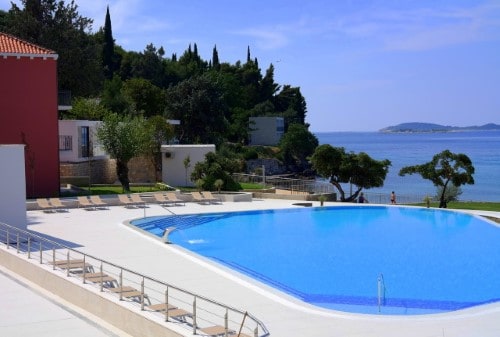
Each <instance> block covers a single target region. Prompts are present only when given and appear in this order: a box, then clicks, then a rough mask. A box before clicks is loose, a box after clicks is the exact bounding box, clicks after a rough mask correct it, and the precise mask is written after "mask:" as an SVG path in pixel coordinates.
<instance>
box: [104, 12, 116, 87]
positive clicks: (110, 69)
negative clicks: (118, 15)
mask: <svg viewBox="0 0 500 337" xmlns="http://www.w3.org/2000/svg"><path fill="white" fill-rule="evenodd" d="M114 52H115V41H114V40H113V33H112V31H111V17H110V15H109V6H108V7H107V9H106V21H105V22H104V46H103V48H102V54H103V55H102V64H103V67H104V76H105V77H106V78H107V79H108V80H109V79H111V78H113V73H114V71H115V65H114V62H113V59H114Z"/></svg>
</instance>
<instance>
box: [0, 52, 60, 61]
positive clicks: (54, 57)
mask: <svg viewBox="0 0 500 337" xmlns="http://www.w3.org/2000/svg"><path fill="white" fill-rule="evenodd" d="M0 57H2V58H4V59H5V58H7V57H16V58H21V57H29V58H30V59H33V58H43V59H54V60H57V59H58V58H59V55H58V54H22V53H1V52H0Z"/></svg>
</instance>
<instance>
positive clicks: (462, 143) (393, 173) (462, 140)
mask: <svg viewBox="0 0 500 337" xmlns="http://www.w3.org/2000/svg"><path fill="white" fill-rule="evenodd" d="M315 135H316V136H317V137H318V140H319V142H320V144H331V145H332V146H336V147H344V148H345V149H346V150H347V151H354V152H366V153H367V154H368V155H370V156H371V157H372V158H374V159H377V160H382V159H389V160H390V161H391V162H392V166H391V167H390V168H389V173H388V175H387V178H386V180H385V184H384V186H383V187H381V188H374V189H370V190H367V191H365V193H368V194H367V195H368V196H370V194H371V195H372V198H374V197H375V195H378V196H379V195H382V196H384V195H387V200H386V201H388V200H389V199H388V198H389V194H390V192H391V191H395V192H396V194H397V195H400V196H405V195H408V196H417V197H418V198H420V197H421V196H422V197H423V196H425V195H431V196H435V195H436V187H434V185H433V184H432V183H431V182H430V181H428V180H425V179H422V178H421V176H420V175H417V174H416V175H407V176H405V177H400V176H399V175H398V173H399V170H400V169H401V168H402V167H404V166H408V165H419V164H424V163H426V162H429V161H431V159H432V157H433V156H434V155H435V154H437V153H439V152H442V151H444V150H447V149H448V150H450V151H451V152H454V153H464V154H466V155H467V156H468V157H469V158H470V159H471V160H472V164H473V165H474V168H475V174H474V181H475V184H474V185H463V186H462V187H461V189H462V192H463V193H462V194H461V195H460V196H459V199H460V200H474V201H497V202H498V201H500V131H478V132H473V131H467V132H449V133H381V132H328V133H316V134H315ZM344 190H345V191H347V192H348V191H349V186H345V189H344ZM379 197H380V196H379ZM374 201H377V202H378V201H379V200H374ZM382 201H384V200H382Z"/></svg>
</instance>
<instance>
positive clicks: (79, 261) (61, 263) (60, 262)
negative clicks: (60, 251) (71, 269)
mask: <svg viewBox="0 0 500 337" xmlns="http://www.w3.org/2000/svg"><path fill="white" fill-rule="evenodd" d="M83 262H84V260H83V259H74V260H56V261H54V262H52V261H50V262H49V264H53V265H55V266H60V265H63V264H65V265H68V264H75V263H83Z"/></svg>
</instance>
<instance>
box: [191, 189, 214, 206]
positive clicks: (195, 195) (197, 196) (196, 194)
mask: <svg viewBox="0 0 500 337" xmlns="http://www.w3.org/2000/svg"><path fill="white" fill-rule="evenodd" d="M191 196H192V197H193V199H194V201H196V202H197V203H200V204H210V200H207V199H206V198H205V197H204V196H203V195H201V193H200V192H191Z"/></svg>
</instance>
